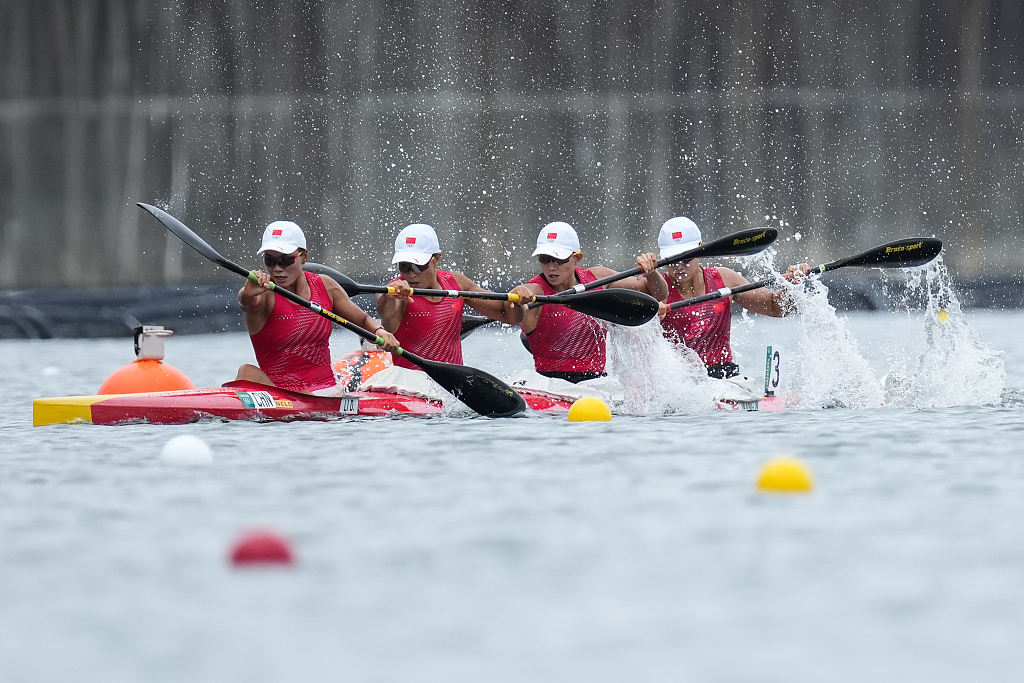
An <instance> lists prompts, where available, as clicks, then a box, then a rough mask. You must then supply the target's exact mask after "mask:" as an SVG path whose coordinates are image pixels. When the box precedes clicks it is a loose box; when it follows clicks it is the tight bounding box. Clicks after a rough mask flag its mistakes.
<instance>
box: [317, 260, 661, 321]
mask: <svg viewBox="0 0 1024 683" xmlns="http://www.w3.org/2000/svg"><path fill="white" fill-rule="evenodd" d="M304 267H305V269H306V270H308V271H309V272H311V273H319V274H321V275H327V276H329V277H332V278H334V279H335V280H337V282H338V284H339V285H341V286H342V288H343V289H344V290H345V291H346V292H348V295H349V296H353V295H354V294H393V293H394V292H395V288H394V287H388V286H386V285H360V284H357V283H356V282H353V281H352V280H351V279H350V278H348V277H346V276H345V275H343V274H342V273H339V272H338V271H337V270H335V269H333V268H331V267H330V266H325V265H322V264H320V263H307V264H306V265H305V266H304ZM413 294H414V295H416V296H439V297H449V298H461V299H486V300H490V301H512V302H516V303H518V302H519V295H518V294H506V293H503V292H468V291H462V290H457V289H414V290H413ZM533 301H534V302H536V303H537V304H538V305H540V304H561V305H562V306H566V307H568V308H571V309H573V310H574V311H579V312H580V313H584V314H586V315H589V316H591V317H594V318H600V319H601V320H607V321H608V322H612V323H615V324H616V325H627V326H630V327H635V326H637V325H643V324H644V323H645V322H647V321H648V320H650V319H651V318H653V317H654V316H656V315H657V314H658V301H657V299H655V298H654V297H652V296H650V295H648V294H644V293H643V292H637V291H634V290H631V289H606V290H602V291H599V292H587V293H586V294H573V293H570V294H554V295H544V294H539V295H537V296H535V297H534V299H533Z"/></svg>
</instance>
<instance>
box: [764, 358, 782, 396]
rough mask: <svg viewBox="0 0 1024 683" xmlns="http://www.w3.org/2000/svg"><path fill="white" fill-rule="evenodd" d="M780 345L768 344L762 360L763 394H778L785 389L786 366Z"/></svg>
mask: <svg viewBox="0 0 1024 683" xmlns="http://www.w3.org/2000/svg"><path fill="white" fill-rule="evenodd" d="M784 355H785V354H784V353H783V352H782V347H781V346H769V347H768V353H767V354H765V361H764V395H765V396H779V395H781V394H782V393H783V391H785V379H786V367H785V365H786V364H785V362H784V361H783V357H784Z"/></svg>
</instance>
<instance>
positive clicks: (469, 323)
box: [459, 313, 496, 339]
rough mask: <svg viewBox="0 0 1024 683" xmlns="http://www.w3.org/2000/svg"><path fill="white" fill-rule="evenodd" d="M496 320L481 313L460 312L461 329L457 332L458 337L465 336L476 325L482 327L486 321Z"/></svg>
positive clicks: (462, 337) (463, 337)
mask: <svg viewBox="0 0 1024 683" xmlns="http://www.w3.org/2000/svg"><path fill="white" fill-rule="evenodd" d="M493 322H496V321H495V320H493V319H491V318H488V317H486V316H482V315H469V314H468V313H463V314H462V330H461V331H460V332H459V338H460V339H465V338H466V336H467V335H468V334H469V333H471V332H472V331H473V330H475V329H476V328H478V327H483V326H484V325H487V324H488V323H493Z"/></svg>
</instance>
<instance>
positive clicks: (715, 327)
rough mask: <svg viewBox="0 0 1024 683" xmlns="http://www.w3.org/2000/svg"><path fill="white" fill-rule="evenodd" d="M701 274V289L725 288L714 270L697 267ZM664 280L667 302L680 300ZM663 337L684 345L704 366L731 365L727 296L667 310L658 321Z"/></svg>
mask: <svg viewBox="0 0 1024 683" xmlns="http://www.w3.org/2000/svg"><path fill="white" fill-rule="evenodd" d="M701 271H702V272H703V273H704V290H705V291H707V292H714V291H715V290H718V289H722V288H723V287H725V283H724V282H723V281H722V275H721V274H720V273H719V272H718V269H717V268H701ZM666 280H667V281H668V300H667V301H666V303H669V304H672V303H675V302H676V301H682V300H683V297H682V295H680V294H679V292H678V290H676V288H675V286H674V285H673V284H672V281H671V280H669V279H668V278H666ZM661 325H662V327H663V328H664V331H665V336H666V337H668V338H669V339H670V340H671V341H673V342H676V343H677V344H678V343H682V344H685V345H686V346H688V347H690V348H691V349H693V350H694V351H696V352H697V355H699V356H700V359H701V361H703V363H704V365H715V364H717V363H731V362H732V348H731V347H730V346H729V332H730V330H731V329H732V302H731V301H730V300H729V298H728V297H724V298H722V299H715V300H714V301H705V302H704V303H702V304H697V305H696V306H686V307H684V308H677V309H675V310H674V311H669V312H668V315H666V316H665V318H664V319H663V320H662V321H661Z"/></svg>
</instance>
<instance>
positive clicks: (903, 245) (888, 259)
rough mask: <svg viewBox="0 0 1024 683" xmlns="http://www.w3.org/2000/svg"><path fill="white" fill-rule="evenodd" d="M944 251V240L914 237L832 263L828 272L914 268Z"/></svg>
mask: <svg viewBox="0 0 1024 683" xmlns="http://www.w3.org/2000/svg"><path fill="white" fill-rule="evenodd" d="M940 251H942V240H939V239H936V238H934V237H912V238H910V239H905V240H897V241H895V242H889V243H887V244H882V245H880V246H877V247H875V248H874V249H868V250H867V251H865V252H864V253H862V254H857V255H856V256H851V257H850V258H846V259H842V260H840V261H836V262H835V263H830V264H828V266H826V268H825V269H826V270H834V269H836V268H840V267H845V266H867V267H873V268H913V267H914V266H923V265H924V264H926V263H928V262H929V261H932V260H933V259H934V258H935V257H936V256H938V255H939V252H940Z"/></svg>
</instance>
